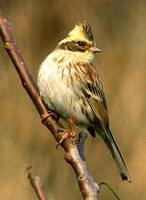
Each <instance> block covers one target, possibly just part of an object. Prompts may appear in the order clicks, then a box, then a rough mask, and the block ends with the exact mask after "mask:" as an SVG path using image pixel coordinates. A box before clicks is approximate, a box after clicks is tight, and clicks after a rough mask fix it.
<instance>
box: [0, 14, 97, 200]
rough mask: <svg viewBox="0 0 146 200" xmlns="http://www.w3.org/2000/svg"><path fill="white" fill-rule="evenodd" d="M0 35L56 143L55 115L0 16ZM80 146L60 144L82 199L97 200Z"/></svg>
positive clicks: (57, 133) (23, 83)
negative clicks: (49, 108)
mask: <svg viewBox="0 0 146 200" xmlns="http://www.w3.org/2000/svg"><path fill="white" fill-rule="evenodd" d="M0 35H1V37H2V40H3V43H4V46H5V49H6V50H7V52H8V54H9V56H10V58H11V60H12V62H13V64H14V67H15V69H16V70H17V72H18V74H19V77H20V79H21V82H22V85H23V87H24V88H25V90H26V91H27V93H28V95H29V97H30V98H31V99H32V101H33V103H34V105H35V107H36V109H37V111H38V112H39V114H40V116H41V119H42V123H43V124H44V125H45V126H46V127H47V128H48V129H49V130H50V132H51V133H52V135H53V136H54V138H55V139H56V141H58V140H59V135H60V134H59V131H58V130H59V129H60V126H59V124H58V122H57V118H56V116H57V115H54V114H53V113H52V112H50V111H48V109H47V107H46V105H45V104H44V102H43V101H42V99H41V98H40V95H39V90H38V88H37V86H36V83H35V82H34V80H33V78H32V76H31V74H30V72H29V70H28V67H27V65H26V63H25V61H24V59H23V57H22V55H21V53H20V50H19V49H18V47H17V46H16V40H15V38H14V36H13V35H12V32H11V29H10V24H9V23H8V21H7V20H6V19H5V18H4V17H3V16H2V15H1V14H0ZM81 135H82V134H81ZM83 141H84V140H83ZM81 144H82V147H81V146H80V144H78V145H77V144H72V143H71V142H70V140H69V139H67V140H65V141H63V142H62V144H61V146H62V148H63V149H64V151H65V160H66V161H67V162H68V163H69V164H70V165H71V166H72V167H73V169H74V172H75V174H76V177H77V180H78V184H79V187H80V190H81V193H82V196H83V198H84V199H86V200H95V199H97V198H98V185H97V184H96V183H95V182H94V181H93V178H92V177H91V176H90V175H89V173H88V170H87V166H86V162H85V161H84V159H82V155H83V152H84V151H83V147H84V145H83V143H82V142H81ZM78 146H80V148H78ZM81 149H82V150H81ZM79 151H80V152H79ZM41 200H43V199H41Z"/></svg>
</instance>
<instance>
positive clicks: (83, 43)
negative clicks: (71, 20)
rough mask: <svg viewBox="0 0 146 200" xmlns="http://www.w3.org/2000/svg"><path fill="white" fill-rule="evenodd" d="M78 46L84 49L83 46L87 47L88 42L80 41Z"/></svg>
mask: <svg viewBox="0 0 146 200" xmlns="http://www.w3.org/2000/svg"><path fill="white" fill-rule="evenodd" d="M78 45H79V46H82V47H83V46H85V45H86V42H83V41H78Z"/></svg>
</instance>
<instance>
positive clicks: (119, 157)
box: [102, 130, 131, 182]
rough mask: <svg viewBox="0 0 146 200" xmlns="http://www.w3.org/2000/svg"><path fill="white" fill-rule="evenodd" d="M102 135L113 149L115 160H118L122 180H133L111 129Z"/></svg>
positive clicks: (111, 149) (110, 148)
mask: <svg viewBox="0 0 146 200" xmlns="http://www.w3.org/2000/svg"><path fill="white" fill-rule="evenodd" d="M102 137H103V139H104V141H105V143H106V145H107V146H108V148H109V150H110V151H111V154H112V156H113V158H114V160H115V161H116V164H117V166H118V168H119V172H120V175H121V178H122V180H126V181H128V182H131V178H130V176H129V173H128V169H127V166H126V162H125V161H124V158H123V156H122V153H121V152H120V149H119V147H118V145H117V144H116V141H115V139H114V137H113V134H112V132H111V131H110V130H108V131H104V134H103V135H102Z"/></svg>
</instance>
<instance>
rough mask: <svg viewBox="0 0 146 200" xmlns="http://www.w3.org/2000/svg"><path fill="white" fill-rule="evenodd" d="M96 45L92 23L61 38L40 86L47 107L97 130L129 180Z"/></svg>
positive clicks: (42, 73)
mask: <svg viewBox="0 0 146 200" xmlns="http://www.w3.org/2000/svg"><path fill="white" fill-rule="evenodd" d="M98 51H99V49H98V48H97V47H95V41H94V38H93V34H92V30H91V26H90V25H89V24H87V23H83V24H81V23H80V24H79V25H76V26H75V27H74V29H73V30H72V31H70V32H69V34H68V35H67V37H66V38H65V39H63V40H61V41H60V42H59V43H58V45H57V47H56V49H55V50H54V51H53V52H52V53H51V54H49V55H48V57H47V58H46V59H45V60H44V61H43V63H42V64H41V66H40V70H39V74H38V86H39V89H40V94H41V96H42V98H43V99H44V101H45V102H46V104H47V106H48V108H49V109H50V110H52V111H55V112H57V113H58V114H59V115H60V116H61V117H62V118H64V119H66V120H67V119H69V118H70V117H72V116H76V122H77V124H78V125H83V126H85V127H86V128H87V129H88V131H89V132H90V133H91V135H92V136H94V137H95V133H98V134H99V135H100V136H101V137H102V138H103V140H104V141H105V144H106V145H107V146H108V148H109V150H110V152H111V154H112V156H113V158H114V160H115V161H116V164H117V166H118V168H119V172H120V175H121V178H122V179H123V180H127V181H130V177H129V174H128V170H127V166H126V163H125V161H124V158H123V156H122V154H121V152H120V149H119V147H118V146H117V144H116V141H115V139H114V137H113V134H112V132H111V131H110V126H109V118H108V109H107V103H106V99H105V94H104V91H103V86H102V83H101V80H100V78H99V75H98V73H97V71H96V70H95V68H94V65H93V61H94V57H95V53H96V52H98Z"/></svg>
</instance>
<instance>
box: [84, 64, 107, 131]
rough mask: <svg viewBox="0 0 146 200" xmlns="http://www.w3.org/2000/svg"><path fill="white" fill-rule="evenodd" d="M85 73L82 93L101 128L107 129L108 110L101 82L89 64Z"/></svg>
mask: <svg viewBox="0 0 146 200" xmlns="http://www.w3.org/2000/svg"><path fill="white" fill-rule="evenodd" d="M86 72H87V73H86V74H87V78H86V79H85V80H84V83H83V86H82V91H83V92H84V94H85V96H86V99H87V101H88V103H89V105H90V107H91V108H92V110H93V112H94V114H95V116H96V118H97V119H98V121H99V122H100V124H101V126H102V128H104V129H108V127H109V119H108V110H107V103H106V99H105V94H104V91H103V86H102V83H101V80H100V78H99V75H98V74H97V72H96V70H95V69H94V68H93V67H92V65H91V64H90V65H89V64H88V65H86Z"/></svg>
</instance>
